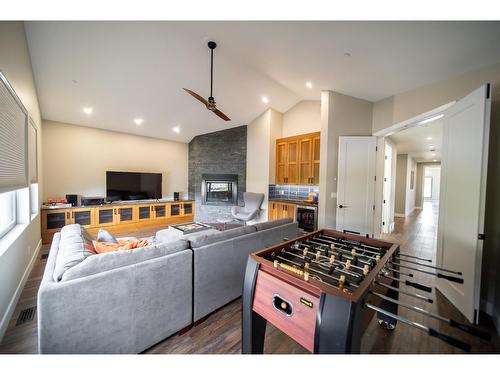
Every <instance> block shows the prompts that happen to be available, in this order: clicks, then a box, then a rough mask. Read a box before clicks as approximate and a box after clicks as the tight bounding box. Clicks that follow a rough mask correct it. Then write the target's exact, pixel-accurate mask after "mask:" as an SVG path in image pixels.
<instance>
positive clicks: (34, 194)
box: [30, 183, 38, 216]
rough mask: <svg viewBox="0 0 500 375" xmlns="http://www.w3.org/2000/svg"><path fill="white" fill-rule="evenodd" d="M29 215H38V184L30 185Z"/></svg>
mask: <svg viewBox="0 0 500 375" xmlns="http://www.w3.org/2000/svg"><path fill="white" fill-rule="evenodd" d="M30 205H31V215H32V216H34V215H36V214H38V183H35V184H31V185H30Z"/></svg>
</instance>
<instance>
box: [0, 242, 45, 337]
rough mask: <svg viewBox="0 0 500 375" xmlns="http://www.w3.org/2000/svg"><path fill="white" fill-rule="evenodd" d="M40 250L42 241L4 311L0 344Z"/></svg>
mask: <svg viewBox="0 0 500 375" xmlns="http://www.w3.org/2000/svg"><path fill="white" fill-rule="evenodd" d="M41 248H42V239H41V238H40V240H39V241H38V244H37V245H36V249H35V251H34V252H33V256H32V257H31V259H30V262H29V263H28V267H26V269H25V270H24V273H23V277H22V278H21V280H20V281H19V284H18V285H17V288H16V291H15V293H14V295H13V296H12V298H11V300H10V302H9V306H8V307H7V311H5V314H4V316H3V317H2V320H1V321H0V342H2V340H3V336H4V335H5V332H6V331H7V327H8V326H9V322H10V318H12V314H14V310H15V309H16V305H17V301H19V297H21V293H22V291H23V288H24V285H25V284H26V281H27V280H28V277H29V275H30V273H31V270H32V269H33V266H34V265H35V262H36V260H37V259H38V254H39V253H40V249H41Z"/></svg>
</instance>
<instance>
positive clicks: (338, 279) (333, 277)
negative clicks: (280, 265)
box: [276, 255, 358, 290]
mask: <svg viewBox="0 0 500 375" xmlns="http://www.w3.org/2000/svg"><path fill="white" fill-rule="evenodd" d="M276 258H278V259H281V260H282V261H284V262H288V263H292V264H293V265H295V266H298V267H302V265H301V264H300V263H297V262H294V261H293V260H290V259H286V258H283V257H280V256H279V255H276ZM285 264H286V263H285ZM299 270H300V268H299ZM300 271H302V272H304V270H300ZM307 272H308V273H310V274H311V275H313V276H315V275H314V274H315V273H318V274H320V275H323V276H326V277H328V278H330V279H332V280H335V281H336V282H337V283H339V285H340V278H336V277H335V276H332V275H327V274H325V273H323V272H321V271H318V270H313V269H309V270H308V271H307ZM317 277H319V276H317ZM332 286H333V287H335V288H337V289H339V290H341V289H340V287H338V286H336V285H333V284H332ZM349 286H352V287H354V288H357V287H358V286H357V285H356V284H351V283H348V284H347V285H344V286H343V287H344V288H347V289H348V290H349V288H348V287H349Z"/></svg>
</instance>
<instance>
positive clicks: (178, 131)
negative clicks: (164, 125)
mask: <svg viewBox="0 0 500 375" xmlns="http://www.w3.org/2000/svg"><path fill="white" fill-rule="evenodd" d="M172 130H173V131H174V133H177V134H178V133H180V132H181V128H180V127H179V126H174V127H173V128H172Z"/></svg>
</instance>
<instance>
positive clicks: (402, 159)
mask: <svg viewBox="0 0 500 375" xmlns="http://www.w3.org/2000/svg"><path fill="white" fill-rule="evenodd" d="M412 172H413V188H412V186H411V178H412ZM416 189H417V163H416V162H415V160H414V159H413V158H412V157H411V156H409V155H408V154H400V155H398V157H397V162H396V188H395V198H396V199H395V212H396V216H408V215H409V214H411V212H412V211H413V210H414V209H415V196H416Z"/></svg>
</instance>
